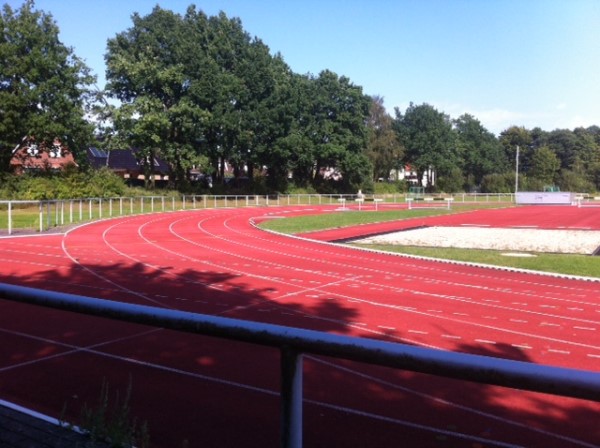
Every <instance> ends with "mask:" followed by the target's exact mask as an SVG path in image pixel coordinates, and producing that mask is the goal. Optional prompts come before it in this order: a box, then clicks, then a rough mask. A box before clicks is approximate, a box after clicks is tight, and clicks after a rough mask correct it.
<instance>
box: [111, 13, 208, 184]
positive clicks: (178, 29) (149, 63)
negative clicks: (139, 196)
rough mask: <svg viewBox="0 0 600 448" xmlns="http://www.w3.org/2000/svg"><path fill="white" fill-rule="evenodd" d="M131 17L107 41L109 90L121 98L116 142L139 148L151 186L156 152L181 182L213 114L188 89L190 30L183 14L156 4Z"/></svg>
mask: <svg viewBox="0 0 600 448" xmlns="http://www.w3.org/2000/svg"><path fill="white" fill-rule="evenodd" d="M132 21H133V27H131V28H130V29H128V30H127V31H124V32H122V33H119V34H118V35H117V36H116V37H114V38H113V39H109V41H108V51H107V53H106V56H105V59H106V64H107V81H108V84H107V90H108V92H109V93H110V95H111V96H114V97H115V98H117V99H118V100H120V101H121V102H122V106H121V107H120V108H118V109H117V110H116V111H115V112H114V115H113V121H114V126H115V130H116V131H117V132H118V133H119V138H118V139H117V142H118V143H119V144H123V142H126V143H127V144H129V145H131V146H134V147H137V148H138V149H139V150H140V153H141V156H142V160H143V161H145V162H147V163H144V171H145V174H146V176H145V178H146V182H147V186H152V185H153V177H152V176H151V173H152V168H153V160H154V158H155V157H156V155H157V154H160V155H161V156H163V157H164V158H165V159H166V160H168V161H169V162H170V163H171V165H172V166H173V167H174V168H175V170H174V172H175V182H176V183H177V184H179V185H180V184H182V183H184V182H185V181H186V171H187V169H189V168H190V165H191V162H190V161H191V160H192V159H193V157H192V155H193V150H194V147H193V143H194V142H195V141H198V140H199V139H201V137H202V135H203V132H204V129H205V126H206V121H207V119H208V115H209V114H208V113H207V112H206V111H205V110H204V109H202V108H201V107H198V105H197V104H196V103H195V102H194V101H193V98H192V96H191V94H190V93H189V92H190V89H191V88H192V81H193V79H192V77H191V76H190V73H189V71H188V69H189V66H188V65H187V64H186V62H188V61H189V59H188V58H189V56H190V54H189V52H187V51H188V50H189V48H190V43H189V42H188V41H187V39H188V38H189V34H188V33H187V32H186V31H187V30H186V29H185V27H184V22H183V19H182V17H181V16H180V15H178V14H175V13H173V12H171V11H166V10H163V9H161V8H160V7H158V6H157V7H155V8H154V10H153V11H152V13H151V14H149V15H148V16H146V17H140V16H139V15H138V14H137V13H135V14H133V16H132Z"/></svg>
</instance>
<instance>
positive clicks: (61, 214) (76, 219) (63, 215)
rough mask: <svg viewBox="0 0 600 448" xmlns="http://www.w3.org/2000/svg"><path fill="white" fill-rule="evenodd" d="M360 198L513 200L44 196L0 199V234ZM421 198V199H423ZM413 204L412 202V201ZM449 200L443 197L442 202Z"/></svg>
mask: <svg viewBox="0 0 600 448" xmlns="http://www.w3.org/2000/svg"><path fill="white" fill-rule="evenodd" d="M357 198H361V199H362V200H361V201H360V203H357V206H358V207H359V208H360V209H362V210H368V209H373V208H380V207H382V206H384V205H386V204H404V203H407V201H408V202H411V201H420V200H423V201H424V202H431V203H444V204H446V202H444V201H448V200H449V199H451V200H452V202H453V203H454V204H460V203H465V204H467V203H487V202H492V203H494V202H497V203H501V202H513V200H514V197H513V195H512V194H466V193H461V194H455V195H444V196H434V195H429V196H427V197H424V198H415V197H411V195H409V194H401V193H397V194H381V195H369V194H363V195H361V196H358V195H356V194H347V195H342V194H328V195H325V194H297V195H266V196H265V195H237V196H225V195H182V196H142V197H117V198H86V199H56V200H44V201H0V233H4V234H8V235H12V234H13V233H16V232H27V233H31V232H44V231H48V230H52V229H56V228H62V227H64V226H68V225H72V224H78V223H82V222H86V221H92V220H95V219H103V218H110V217H118V216H125V215H133V214H140V213H153V212H165V211H175V210H189V209H203V208H220V207H251V206H253V207H260V206H270V205H327V204H332V205H333V204H336V205H339V204H340V203H341V202H343V203H344V204H346V203H347V204H351V203H354V202H355V201H356V199H357ZM425 200H427V201H425ZM413 203H414V202H413ZM448 203H449V202H448Z"/></svg>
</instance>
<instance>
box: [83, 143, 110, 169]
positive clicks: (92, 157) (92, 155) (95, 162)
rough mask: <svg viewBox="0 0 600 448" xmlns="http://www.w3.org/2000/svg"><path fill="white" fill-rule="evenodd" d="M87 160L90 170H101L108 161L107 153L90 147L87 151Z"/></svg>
mask: <svg viewBox="0 0 600 448" xmlns="http://www.w3.org/2000/svg"><path fill="white" fill-rule="evenodd" d="M87 156H88V160H89V162H90V165H91V166H92V168H96V169H98V168H102V167H103V166H106V162H107V160H108V153H107V152H106V151H104V150H103V149H98V148H95V147H90V148H88V150H87Z"/></svg>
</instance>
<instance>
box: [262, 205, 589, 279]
mask: <svg viewBox="0 0 600 448" xmlns="http://www.w3.org/2000/svg"><path fill="white" fill-rule="evenodd" d="M473 208H481V207H471V209H473ZM460 210H461V211H464V210H466V208H463V207H461V208H460ZM453 212H455V210H454V211H452V210H450V211H448V210H439V209H436V210H427V209H418V210H415V209H413V210H395V211H387V212H361V213H334V214H326V215H314V216H300V217H294V218H286V219H280V220H271V221H266V222H264V223H262V224H261V227H264V228H268V229H270V230H274V231H278V232H282V233H290V234H292V233H302V232H310V231H316V230H325V229H332V228H337V227H344V226H352V225H359V224H366V223H370V222H383V221H390V220H396V219H407V218H414V217H422V216H434V215H440V214H448V213H453ZM363 246H366V247H369V248H372V249H378V250H383V251H387V252H398V253H404V254H410V255H419V256H425V257H431V258H440V259H446V260H456V261H466V262H472V263H485V264H490V265H495V266H504V267H512V268H518V269H530V270H534V271H542V272H554V273H559V274H566V275H580V276H586V277H597V278H600V257H593V256H589V255H571V254H569V255H564V254H547V253H531V255H533V256H531V257H507V256H505V255H502V252H501V251H495V250H475V249H454V248H448V249H446V248H437V247H410V246H399V245H373V244H369V245H363Z"/></svg>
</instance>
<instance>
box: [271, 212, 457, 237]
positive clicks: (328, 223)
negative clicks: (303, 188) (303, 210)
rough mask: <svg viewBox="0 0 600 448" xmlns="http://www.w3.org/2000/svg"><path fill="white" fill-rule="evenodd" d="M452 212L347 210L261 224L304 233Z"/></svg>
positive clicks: (281, 230) (280, 230) (289, 231)
mask: <svg viewBox="0 0 600 448" xmlns="http://www.w3.org/2000/svg"><path fill="white" fill-rule="evenodd" d="M448 213H450V210H444V209H418V210H416V209H413V210H388V211H381V212H375V211H360V212H358V211H347V212H339V213H325V214H322V215H305V216H296V217H293V218H285V219H273V220H269V221H266V222H264V223H262V224H261V225H260V226H261V227H263V228H265V229H269V230H274V231H276V232H281V233H302V232H310V231H316V230H326V229H335V228H338V227H347V226H356V225H360V224H369V223H373V222H385V221H395V220H398V219H408V218H418V217H423V216H437V215H445V214H448Z"/></svg>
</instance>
